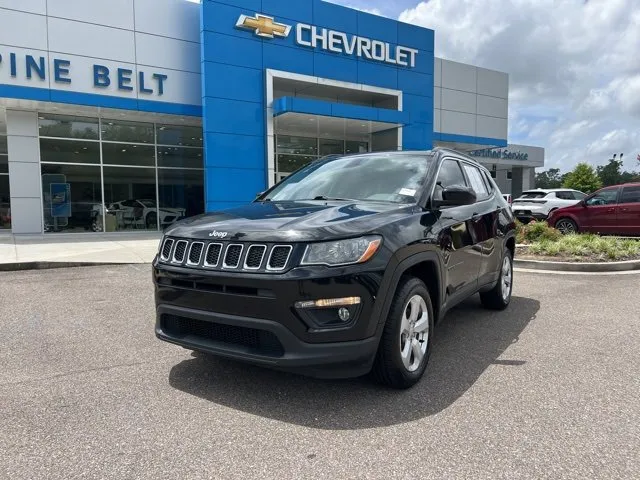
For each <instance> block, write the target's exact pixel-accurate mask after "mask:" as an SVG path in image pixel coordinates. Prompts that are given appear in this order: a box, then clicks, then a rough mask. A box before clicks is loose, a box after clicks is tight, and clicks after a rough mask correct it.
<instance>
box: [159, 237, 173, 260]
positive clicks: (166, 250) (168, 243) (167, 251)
mask: <svg viewBox="0 0 640 480" xmlns="http://www.w3.org/2000/svg"><path fill="white" fill-rule="evenodd" d="M173 243H174V242H173V240H172V239H171V238H167V239H166V240H165V241H164V245H162V253H161V258H162V260H169V259H170V258H171V249H172V248H173Z"/></svg>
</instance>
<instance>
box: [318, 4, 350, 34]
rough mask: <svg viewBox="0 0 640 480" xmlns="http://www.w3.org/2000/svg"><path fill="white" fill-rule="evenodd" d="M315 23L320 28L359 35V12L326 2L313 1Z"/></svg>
mask: <svg viewBox="0 0 640 480" xmlns="http://www.w3.org/2000/svg"><path fill="white" fill-rule="evenodd" d="M313 22H314V24H315V25H318V26H319V27H325V28H331V29H332V30H338V31H340V32H345V33H353V34H357V33H358V10H355V9H351V8H344V7H341V6H339V5H336V4H334V3H329V2H325V1H324V0H313Z"/></svg>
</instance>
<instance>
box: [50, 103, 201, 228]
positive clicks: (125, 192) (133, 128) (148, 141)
mask: <svg viewBox="0 0 640 480" xmlns="http://www.w3.org/2000/svg"><path fill="white" fill-rule="evenodd" d="M39 118H40V150H41V153H40V156H41V163H42V175H43V199H44V202H43V203H44V204H43V208H44V217H45V231H46V232H77V231H97V232H100V231H107V232H115V231H133V230H150V231H156V230H158V229H162V228H165V227H167V226H169V225H171V224H172V223H174V222H175V221H177V220H179V219H181V218H184V217H186V216H191V215H197V214H200V213H203V212H204V170H203V169H204V164H203V149H202V130H201V128H200V127H181V126H169V125H156V124H153V123H145V122H130V121H122V120H110V119H101V120H98V119H97V118H95V119H94V118H85V117H69V116H60V115H44V114H42V115H40V117H39ZM63 135H69V137H62V136H63ZM90 186H91V188H90ZM158 199H160V200H159V201H158ZM105 207H106V208H105Z"/></svg>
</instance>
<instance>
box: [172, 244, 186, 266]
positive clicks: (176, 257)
mask: <svg viewBox="0 0 640 480" xmlns="http://www.w3.org/2000/svg"><path fill="white" fill-rule="evenodd" d="M187 245H188V242H187V241H186V240H180V241H178V242H176V248H175V250H174V251H173V261H174V262H176V263H182V262H184V255H185V253H186V252H187Z"/></svg>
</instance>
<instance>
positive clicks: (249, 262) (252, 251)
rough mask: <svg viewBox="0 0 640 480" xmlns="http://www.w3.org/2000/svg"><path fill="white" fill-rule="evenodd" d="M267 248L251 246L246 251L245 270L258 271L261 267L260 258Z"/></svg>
mask: <svg viewBox="0 0 640 480" xmlns="http://www.w3.org/2000/svg"><path fill="white" fill-rule="evenodd" d="M266 250H267V247H265V246H264V245H251V246H250V247H249V250H248V251H247V258H246V260H245V261H244V266H245V268H252V269H258V268H260V265H262V258H263V257H264V252H265V251H266Z"/></svg>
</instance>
